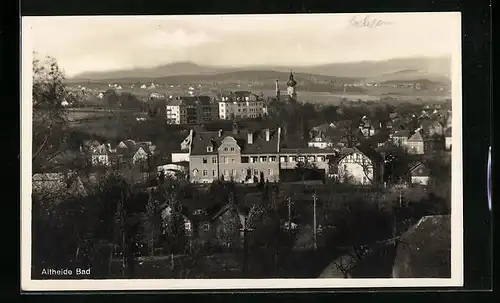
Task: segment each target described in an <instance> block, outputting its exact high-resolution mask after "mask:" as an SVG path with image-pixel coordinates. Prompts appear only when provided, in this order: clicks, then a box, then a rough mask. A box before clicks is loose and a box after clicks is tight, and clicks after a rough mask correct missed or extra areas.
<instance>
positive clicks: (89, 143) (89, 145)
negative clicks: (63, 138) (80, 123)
mask: <svg viewBox="0 0 500 303" xmlns="http://www.w3.org/2000/svg"><path fill="white" fill-rule="evenodd" d="M100 145H101V143H100V142H99V141H97V140H84V141H83V142H82V145H81V146H80V151H81V152H91V151H93V150H95V149H96V148H97V147H99V146H100Z"/></svg>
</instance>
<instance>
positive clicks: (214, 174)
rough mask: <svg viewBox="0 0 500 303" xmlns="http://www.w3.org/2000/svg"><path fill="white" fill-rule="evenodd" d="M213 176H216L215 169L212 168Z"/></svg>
mask: <svg viewBox="0 0 500 303" xmlns="http://www.w3.org/2000/svg"><path fill="white" fill-rule="evenodd" d="M215 176H217V171H216V170H215V169H214V170H212V177H215Z"/></svg>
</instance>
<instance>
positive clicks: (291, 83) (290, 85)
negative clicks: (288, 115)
mask: <svg viewBox="0 0 500 303" xmlns="http://www.w3.org/2000/svg"><path fill="white" fill-rule="evenodd" d="M286 85H287V88H286V92H287V95H288V97H290V98H292V99H297V92H296V91H295V87H296V86H297V81H295V79H294V78H293V73H292V71H290V76H289V77H288V81H287V82H286Z"/></svg>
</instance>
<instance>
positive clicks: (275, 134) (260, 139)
mask: <svg viewBox="0 0 500 303" xmlns="http://www.w3.org/2000/svg"><path fill="white" fill-rule="evenodd" d="M265 132H266V130H259V131H251V130H238V131H237V132H236V133H235V132H221V136H219V132H207V131H205V132H193V142H192V145H191V155H216V154H217V148H218V147H219V146H220V145H221V143H222V140H223V139H224V138H226V137H232V138H234V139H235V140H236V142H237V143H238V145H239V146H240V148H241V153H242V154H272V153H278V143H279V137H280V134H279V130H269V135H270V139H269V141H266V139H265V138H266V133H265ZM250 133H251V134H252V135H253V142H252V144H248V142H247V141H248V135H249V134H250ZM208 146H212V147H213V149H212V151H211V152H209V151H207V147H208Z"/></svg>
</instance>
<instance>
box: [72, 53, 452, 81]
mask: <svg viewBox="0 0 500 303" xmlns="http://www.w3.org/2000/svg"><path fill="white" fill-rule="evenodd" d="M290 70H293V72H294V74H297V77H298V76H299V74H300V75H301V76H302V77H307V78H311V77H312V78H314V77H320V78H327V79H330V78H331V80H335V79H344V80H348V78H350V79H351V80H356V79H357V80H359V79H364V80H367V81H393V80H398V79H399V78H401V80H409V79H428V80H430V81H437V82H442V81H446V82H447V81H449V74H450V70H451V59H450V58H448V57H416V58H398V59H390V60H385V61H361V62H353V63H332V64H323V65H315V66H247V67H224V66H221V67H219V66H208V65H198V64H196V63H193V62H176V63H171V64H166V65H161V66H157V67H151V68H134V69H126V70H116V71H104V72H85V73H82V74H79V75H76V76H74V77H72V78H69V79H68V80H69V81H78V80H90V81H92V80H119V79H131V80H132V79H135V80H141V79H158V78H172V77H181V78H185V77H187V78H190V79H193V80H195V79H197V78H203V79H210V78H214V81H216V79H221V78H224V77H226V78H227V76H230V78H235V79H236V78H238V77H240V78H241V80H242V81H244V80H252V79H249V78H256V77H257V78H259V80H264V79H270V78H273V77H278V76H279V78H282V77H283V75H282V73H289V72H290ZM347 82H350V81H347Z"/></svg>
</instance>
